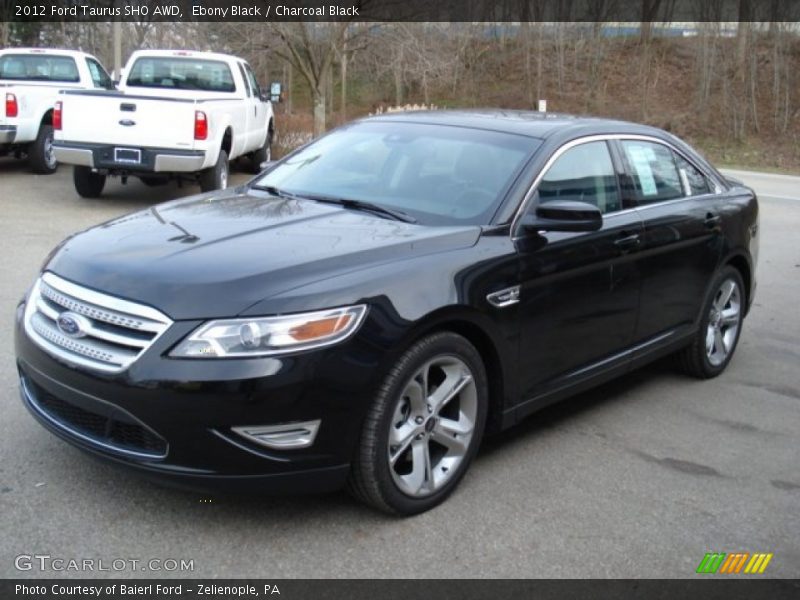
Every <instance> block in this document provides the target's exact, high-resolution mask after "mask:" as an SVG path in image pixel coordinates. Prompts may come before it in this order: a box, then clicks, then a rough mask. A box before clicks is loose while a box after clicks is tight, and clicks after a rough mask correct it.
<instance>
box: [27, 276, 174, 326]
mask: <svg viewBox="0 0 800 600" xmlns="http://www.w3.org/2000/svg"><path fill="white" fill-rule="evenodd" d="M41 292H42V295H43V296H44V297H45V298H48V299H49V300H51V301H52V302H54V303H55V304H58V305H59V306H63V307H64V308H65V309H66V310H71V311H72V312H75V313H78V314H79V315H83V316H85V317H90V318H92V319H95V320H97V321H103V322H105V323H109V324H111V325H119V326H120V327H127V328H128V329H139V330H144V331H158V330H159V329H160V328H161V325H162V324H161V323H157V322H155V321H146V320H143V319H134V318H131V317H129V316H128V315H125V314H124V313H117V314H115V313H112V312H109V311H106V310H103V309H102V308H100V307H98V306H94V305H92V304H90V303H88V302H80V301H78V300H76V299H75V298H70V297H69V296H67V295H65V294H61V293H59V292H57V291H56V290H54V289H53V288H51V287H50V286H49V285H47V284H46V283H43V284H42V287H41Z"/></svg>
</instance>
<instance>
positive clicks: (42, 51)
mask: <svg viewBox="0 0 800 600" xmlns="http://www.w3.org/2000/svg"><path fill="white" fill-rule="evenodd" d="M2 54H39V55H47V54H49V55H51V56H53V55H55V56H73V57H74V56H92V55H91V54H88V53H87V52H83V51H82V50H67V49H66V48H3V49H1V50H0V55H2ZM92 58H94V57H92Z"/></svg>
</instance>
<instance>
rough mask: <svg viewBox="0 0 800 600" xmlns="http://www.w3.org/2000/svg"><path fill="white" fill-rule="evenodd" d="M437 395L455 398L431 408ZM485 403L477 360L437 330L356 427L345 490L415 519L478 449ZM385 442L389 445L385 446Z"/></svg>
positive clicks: (410, 353) (396, 371) (405, 359)
mask: <svg viewBox="0 0 800 600" xmlns="http://www.w3.org/2000/svg"><path fill="white" fill-rule="evenodd" d="M445 369H446V370H445ZM423 373H427V392H426V393H425V394H422V393H421V391H422V382H423V381H424V380H423V377H422V374H423ZM465 375H471V379H466V378H465ZM448 382H449V383H448ZM445 385H446V386H447V387H446V388H445V387H444V386H445ZM442 389H447V390H450V391H451V392H452V391H455V392H456V393H455V394H453V395H451V396H450V399H446V400H444V402H442V404H441V405H440V406H438V407H437V406H436V403H437V400H436V398H437V396H436V392H438V391H439V390H442ZM488 397H489V393H488V383H487V379H486V370H485V368H484V365H483V361H482V359H481V356H480V354H479V353H478V351H477V350H476V349H475V347H474V346H473V345H472V344H470V343H469V342H468V341H467V340H466V339H465V338H463V337H462V336H460V335H457V334H455V333H450V332H442V333H436V334H433V335H430V336H428V337H426V338H423V339H422V340H420V341H418V342H417V343H415V344H414V345H413V346H412V347H411V348H409V349H408V350H407V351H406V352H405V353H404V354H403V356H402V357H401V358H400V359H399V360H398V361H397V364H396V365H395V366H394V367H393V368H392V369H391V370H390V371H389V373H388V375H387V376H386V378H385V379H384V380H383V382H382V384H381V385H380V386H379V388H378V390H377V392H376V395H375V399H374V401H373V404H372V406H371V407H370V409H369V412H368V414H367V417H366V419H365V420H364V424H363V426H362V431H361V437H360V440H359V447H358V451H357V453H356V457H355V459H354V460H353V464H352V467H351V471H350V476H349V479H348V485H347V487H348V491H349V492H350V493H351V494H352V495H353V496H355V497H356V498H357V499H358V500H360V501H362V502H364V503H366V504H368V505H370V506H373V507H374V508H377V509H378V510H381V511H383V512H387V513H390V514H396V515H414V514H418V513H421V512H424V511H426V510H429V509H431V508H433V507H434V506H436V505H438V504H440V503H441V502H443V501H444V500H445V499H446V498H447V497H448V496H449V495H450V493H452V491H453V490H454V489H455V488H456V486H457V485H458V483H459V481H460V480H461V478H462V477H463V476H464V474H465V473H466V471H467V469H468V468H469V464H470V462H471V461H472V458H473V457H474V456H475V453H476V452H477V450H478V446H479V445H480V442H481V437H482V435H483V429H484V425H485V423H486V413H487V407H488ZM439 400H441V399H439ZM390 439H391V440H392V442H397V443H396V444H394V443H392V444H391V445H390ZM454 440H460V442H457V441H454ZM442 442H444V444H443V443H442ZM445 444H446V445H445ZM426 456H427V457H428V460H427V462H426V461H425V457H426ZM393 461H395V462H393ZM426 465H429V468H425V467H426Z"/></svg>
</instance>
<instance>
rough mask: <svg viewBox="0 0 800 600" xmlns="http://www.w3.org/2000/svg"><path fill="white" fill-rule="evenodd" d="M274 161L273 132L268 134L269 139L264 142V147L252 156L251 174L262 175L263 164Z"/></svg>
mask: <svg viewBox="0 0 800 600" xmlns="http://www.w3.org/2000/svg"><path fill="white" fill-rule="evenodd" d="M270 160H272V132H271V131H270V132H269V133H267V139H266V140H264V145H263V146H261V148H259V149H258V150H255V151H254V152H253V153H252V154H251V155H250V172H251V173H256V174H258V173H261V171H262V170H263V167H262V166H261V165H262V164H263V163H265V162H268V161H270Z"/></svg>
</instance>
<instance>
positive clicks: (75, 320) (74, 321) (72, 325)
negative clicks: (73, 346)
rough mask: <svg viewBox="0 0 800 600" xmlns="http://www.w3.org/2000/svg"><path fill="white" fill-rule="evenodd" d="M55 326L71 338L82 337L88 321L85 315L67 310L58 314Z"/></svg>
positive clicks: (87, 326)
mask: <svg viewBox="0 0 800 600" xmlns="http://www.w3.org/2000/svg"><path fill="white" fill-rule="evenodd" d="M56 326H57V327H58V330H59V331H60V332H61V333H63V334H64V335H68V336H69V337H72V338H82V337H84V336H85V335H86V333H87V330H88V329H89V321H88V319H86V317H82V316H81V315H77V314H75V313H73V312H69V311H67V312H63V313H61V314H60V315H58V318H57V319H56Z"/></svg>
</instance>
